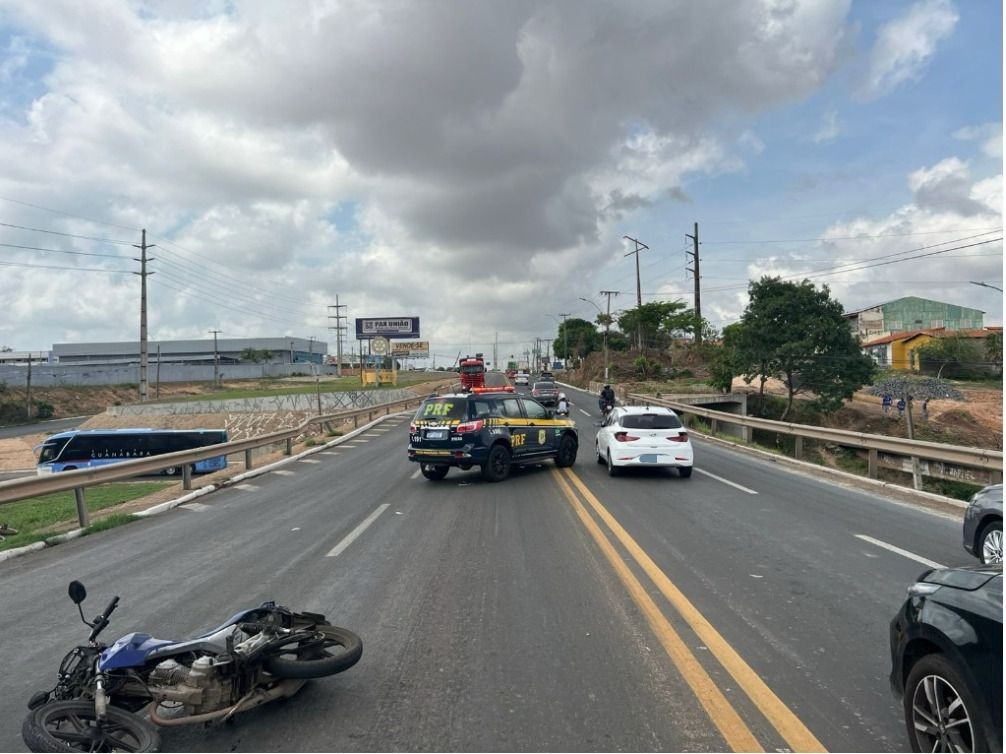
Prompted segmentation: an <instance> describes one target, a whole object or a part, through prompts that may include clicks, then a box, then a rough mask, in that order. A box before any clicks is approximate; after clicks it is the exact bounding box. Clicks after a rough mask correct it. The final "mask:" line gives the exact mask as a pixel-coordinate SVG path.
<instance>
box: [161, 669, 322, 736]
mask: <svg viewBox="0 0 1006 754" xmlns="http://www.w3.org/2000/svg"><path fill="white" fill-rule="evenodd" d="M305 683H307V681H306V680H304V679H302V678H284V679H283V680H282V681H280V682H279V683H277V684H276V685H275V686H273V687H272V688H269V689H266V690H262V689H255V690H254V691H251V692H249V693H248V694H246V695H245V696H243V697H241V698H240V699H239V700H238V701H237V703H236V704H233V705H231V706H230V707H224V708H223V709H219V710H215V711H213V712H204V713H202V714H199V715H186V716H185V717H161V716H160V715H158V714H157V706H158V705H159V704H160V701H153V702H151V703H150V707H149V708H148V709H147V715H148V716H149V717H150V722H152V723H154V724H155V725H160V726H163V727H173V726H178V725H192V724H194V723H210V722H214V721H215V720H220V719H227V718H229V717H231V716H232V715H235V714H237V713H238V712H241V711H243V710H249V709H252V708H253V707H258V706H259V705H260V704H265V703H266V702H271V701H273V700H274V699H280V698H282V697H289V696H293V695H294V694H296V693H297V692H298V691H300V689H301V687H302V686H303V685H304V684H305Z"/></svg>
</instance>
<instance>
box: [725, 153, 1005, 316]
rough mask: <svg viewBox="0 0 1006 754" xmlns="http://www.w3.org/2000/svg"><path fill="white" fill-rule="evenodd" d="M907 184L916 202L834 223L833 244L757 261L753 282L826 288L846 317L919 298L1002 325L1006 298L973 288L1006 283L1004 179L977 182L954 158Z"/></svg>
mask: <svg viewBox="0 0 1006 754" xmlns="http://www.w3.org/2000/svg"><path fill="white" fill-rule="evenodd" d="M908 185H909V188H910V189H911V190H912V191H913V192H914V195H913V199H912V201H911V202H910V203H908V204H905V205H904V206H902V207H900V208H898V209H897V210H895V211H894V212H891V213H890V214H888V215H886V216H883V217H879V218H873V217H859V218H856V219H854V220H850V221H847V222H839V223H834V224H832V225H831V226H830V227H828V228H827V229H826V230H825V231H824V232H823V233H822V234H821V236H822V237H823V238H825V239H827V240H824V241H820V242H818V243H817V244H816V245H815V246H814V247H812V248H810V249H809V250H807V251H804V252H801V253H791V254H776V255H773V256H765V257H762V258H760V259H757V260H754V261H753V262H751V263H750V264H749V265H748V273H749V275H750V276H751V277H752V279H756V278H759V277H761V276H762V275H779V276H796V277H797V278H798V279H799V278H802V277H807V278H809V279H810V280H811V281H812V282H814V283H815V284H817V285H822V284H827V285H828V286H829V288H830V289H831V292H832V297H833V298H836V299H838V300H839V301H841V302H842V304H843V306H844V307H845V309H846V310H853V309H858V308H862V307H864V306H869V305H871V304H875V303H879V302H881V301H889V300H892V299H896V298H900V297H902V296H919V297H921V298H930V299H935V300H937V301H944V302H946V303H951V304H957V305H959V306H968V307H974V308H979V309H983V310H985V311H986V315H985V324H986V325H989V324H1002V319H1003V310H1002V296H1001V294H999V293H998V292H995V291H992V292H989V291H987V290H984V289H982V290H979V289H977V288H976V287H975V286H973V285H971V284H970V283H969V282H968V281H969V280H1001V279H1002V271H1003V257H1002V252H1003V244H1002V241H1001V240H996V239H1001V237H1002V175H1001V174H1000V175H998V176H996V177H994V178H988V179H981V180H975V178H974V177H973V176H972V174H971V171H970V168H969V166H968V164H967V163H966V162H963V161H961V160H960V159H958V158H956V157H950V158H947V159H944V160H941V161H940V162H938V163H936V164H935V165H932V166H930V167H926V168H920V169H919V170H916V171H914V172H912V173H911V174H910V175H909V176H908ZM955 247H969V248H959V249H956V250H951V249H954V248H955ZM990 293H994V294H995V295H994V296H993V295H990ZM741 308H742V307H741ZM739 314H740V312H739V311H738V312H737V313H736V316H739Z"/></svg>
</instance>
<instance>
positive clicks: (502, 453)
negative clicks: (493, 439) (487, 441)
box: [482, 445, 510, 482]
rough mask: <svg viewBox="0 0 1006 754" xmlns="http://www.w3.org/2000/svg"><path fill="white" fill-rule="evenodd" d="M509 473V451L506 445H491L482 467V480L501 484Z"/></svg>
mask: <svg viewBox="0 0 1006 754" xmlns="http://www.w3.org/2000/svg"><path fill="white" fill-rule="evenodd" d="M509 473H510V451H509V450H508V449H507V447H506V445H493V447H492V450H490V451H489V458H487V459H486V462H485V464H484V465H483V466H482V478H483V479H485V480H486V481H487V482H502V481H503V480H504V479H506V478H507V474H509Z"/></svg>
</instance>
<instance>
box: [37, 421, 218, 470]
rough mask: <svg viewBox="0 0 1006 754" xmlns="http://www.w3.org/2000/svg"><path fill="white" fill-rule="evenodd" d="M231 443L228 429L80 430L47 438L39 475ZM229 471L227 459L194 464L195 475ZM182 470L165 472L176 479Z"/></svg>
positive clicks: (39, 447)
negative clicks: (226, 469) (221, 470)
mask: <svg viewBox="0 0 1006 754" xmlns="http://www.w3.org/2000/svg"><path fill="white" fill-rule="evenodd" d="M222 442H227V430H225V429H79V430H70V431H68V432H60V433H58V434H55V435H52V436H50V437H47V438H46V439H45V441H44V442H43V443H42V444H41V445H36V446H35V450H36V451H38V466H37V468H36V471H37V472H38V473H39V474H51V473H55V472H59V471H73V470H74V469H93V468H96V467H98V466H105V465H106V464H110V463H121V462H122V461H133V460H136V459H137V458H148V457H149V456H159V455H163V454H164V453H175V452H178V451H180V450H194V449H196V448H205V447H206V446H208V445H217V444H219V443H222ZM225 468H227V457H226V456H217V457H215V458H209V459H206V460H203V461H196V462H195V463H194V464H192V470H193V471H195V472H205V473H208V472H211V471H219V470H220V469H225ZM181 471H182V467H181V465H179V466H171V467H169V468H167V469H165V470H164V471H163V472H162V473H164V474H167V475H168V476H172V475H174V474H179V473H181Z"/></svg>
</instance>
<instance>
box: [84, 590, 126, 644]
mask: <svg viewBox="0 0 1006 754" xmlns="http://www.w3.org/2000/svg"><path fill="white" fill-rule="evenodd" d="M118 606H119V597H118V596H115V597H112V601H111V602H109V603H108V606H107V607H106V608H105V611H104V612H103V613H102V614H101V615H99V616H98V617H97V618H95V619H94V623H92V624H91V635H90V636H89V637H88V641H94V640H95V639H97V638H98V634H100V633H101V632H102V631H104V630H105V628H106V627H107V626H108V617H109V616H110V615H111V614H112V613H114V612H115V608H116V607H118Z"/></svg>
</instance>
